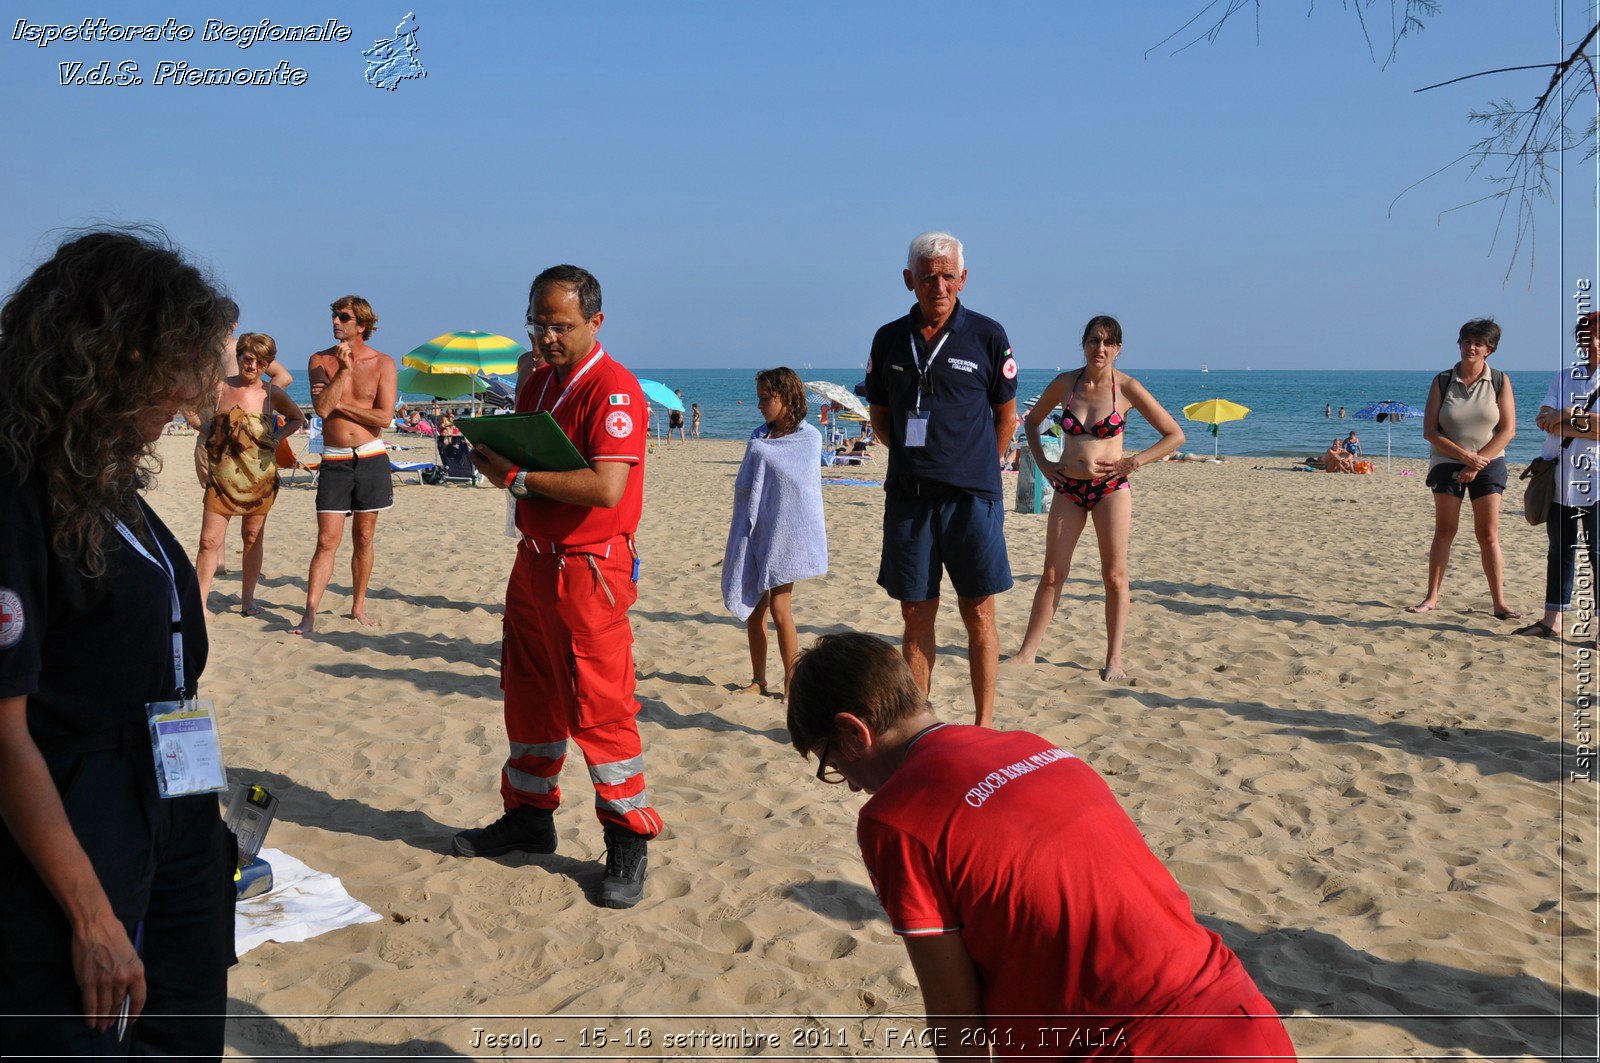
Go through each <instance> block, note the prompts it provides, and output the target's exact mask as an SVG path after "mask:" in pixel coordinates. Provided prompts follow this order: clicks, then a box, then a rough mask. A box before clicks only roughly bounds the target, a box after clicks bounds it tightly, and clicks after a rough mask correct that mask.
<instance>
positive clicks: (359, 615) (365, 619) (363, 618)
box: [344, 609, 378, 627]
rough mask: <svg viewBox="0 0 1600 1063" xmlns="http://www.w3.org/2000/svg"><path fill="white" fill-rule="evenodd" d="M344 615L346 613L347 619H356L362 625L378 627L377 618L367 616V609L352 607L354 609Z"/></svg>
mask: <svg viewBox="0 0 1600 1063" xmlns="http://www.w3.org/2000/svg"><path fill="white" fill-rule="evenodd" d="M344 615H345V619H347V620H354V621H355V622H356V623H358V624H360V625H361V626H362V627H377V626H378V622H377V621H376V620H374V619H372V618H371V617H369V616H367V612H366V610H365V609H352V610H350V611H349V612H348V613H346V614H344Z"/></svg>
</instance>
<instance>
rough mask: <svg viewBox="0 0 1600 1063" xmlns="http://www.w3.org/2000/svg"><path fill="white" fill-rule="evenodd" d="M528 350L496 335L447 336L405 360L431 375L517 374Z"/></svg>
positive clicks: (414, 367)
mask: <svg viewBox="0 0 1600 1063" xmlns="http://www.w3.org/2000/svg"><path fill="white" fill-rule="evenodd" d="M527 353H528V349H527V348H526V347H524V346H523V345H522V344H520V343H518V342H517V341H516V340H513V339H510V338H508V337H505V336H497V335H495V334H494V333H493V332H446V333H445V334H444V335H443V336H435V337H434V338H433V339H431V340H429V341H428V342H427V343H424V344H423V345H422V346H421V347H418V348H417V349H416V350H414V351H412V352H411V353H410V354H408V355H406V356H405V357H404V358H402V359H401V362H402V363H403V364H404V365H408V366H410V367H411V368H413V369H422V370H425V371H427V372H429V373H514V372H516V371H517V359H518V358H521V357H522V356H523V355H524V354H527Z"/></svg>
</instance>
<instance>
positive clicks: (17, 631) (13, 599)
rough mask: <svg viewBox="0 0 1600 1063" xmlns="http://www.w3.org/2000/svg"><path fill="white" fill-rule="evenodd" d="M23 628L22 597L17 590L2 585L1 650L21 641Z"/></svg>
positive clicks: (0, 600)
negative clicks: (19, 596)
mask: <svg viewBox="0 0 1600 1063" xmlns="http://www.w3.org/2000/svg"><path fill="white" fill-rule="evenodd" d="M22 628H23V621H22V599H21V598H18V597H17V594H16V592H15V591H10V590H7V589H6V588H4V587H0V650H9V649H10V648H11V647H13V646H15V645H16V644H17V643H19V642H21V641H22Z"/></svg>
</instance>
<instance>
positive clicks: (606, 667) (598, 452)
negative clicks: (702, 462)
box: [500, 344, 661, 838]
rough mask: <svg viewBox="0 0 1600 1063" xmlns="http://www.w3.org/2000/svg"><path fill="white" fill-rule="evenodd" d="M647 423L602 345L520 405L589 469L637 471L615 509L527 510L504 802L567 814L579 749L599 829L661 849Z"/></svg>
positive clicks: (510, 638) (510, 592)
mask: <svg viewBox="0 0 1600 1063" xmlns="http://www.w3.org/2000/svg"><path fill="white" fill-rule="evenodd" d="M644 410H645V401H644V393H643V392H642V391H641V390H640V388H639V381H638V380H637V379H635V378H634V375H633V374H632V373H630V372H628V371H627V370H626V369H624V368H623V367H622V366H620V365H618V364H617V363H616V362H614V361H612V360H611V358H610V356H609V355H607V354H606V352H605V351H604V350H602V349H601V347H600V345H599V344H596V345H595V348H594V350H593V351H591V352H590V353H589V355H588V356H587V357H586V358H584V359H583V360H582V361H581V362H579V363H578V364H577V365H576V366H574V367H573V368H572V369H571V371H570V372H569V373H568V375H567V378H566V380H565V381H562V380H559V379H557V377H556V375H555V370H554V368H552V367H551V366H541V367H540V368H539V369H537V370H536V371H535V372H534V373H533V375H532V376H531V377H529V378H528V380H527V381H526V382H525V383H524V384H523V386H522V391H521V393H520V394H519V395H518V398H517V412H518V413H537V412H541V411H546V412H549V413H550V414H551V415H552V416H554V417H555V419H556V423H557V424H559V425H560V426H561V428H562V430H563V431H564V432H566V433H567V436H568V437H569V438H570V439H571V440H572V443H573V445H574V446H575V447H577V448H578V452H579V453H581V454H582V455H583V456H584V457H585V458H587V459H588V460H589V462H590V463H591V464H593V463H596V462H602V461H621V462H626V463H628V464H629V465H632V466H633V468H632V469H630V470H629V472H628V486H627V488H626V489H625V490H624V491H623V493H622V501H621V502H619V503H618V504H617V506H616V507H615V508H612V509H604V508H601V507H589V506H575V505H569V504H567V503H565V502H556V501H552V500H551V499H548V498H537V497H535V498H529V499H524V500H522V501H520V502H518V503H517V530H518V531H519V532H520V533H521V534H522V540H521V542H520V543H519V544H518V546H517V561H516V565H515V567H513V568H512V570H511V582H510V585H509V586H508V587H507V588H506V617H505V639H504V642H503V644H502V651H501V665H500V686H501V689H502V690H504V691H505V715H506V736H507V737H508V738H509V739H510V742H511V753H510V756H509V757H508V758H507V760H506V764H505V768H504V770H502V772H501V775H500V793H501V796H502V797H503V798H504V799H505V804H506V807H507V808H508V809H510V808H515V807H517V806H519V805H532V806H534V807H536V808H550V809H553V808H555V807H556V806H557V805H559V804H560V803H561V788H560V786H559V783H560V778H561V767H562V765H563V763H564V762H565V760H566V755H567V740H568V738H569V737H570V738H571V739H572V741H574V742H576V743H577V744H578V748H579V750H581V751H582V752H583V758H584V760H585V761H586V762H587V763H588V765H589V778H590V779H591V780H592V781H593V783H594V790H595V799H594V803H595V811H596V813H597V814H598V815H599V817H600V820H601V822H603V823H612V824H616V825H618V826H620V827H623V828H625V829H627V830H630V831H633V832H634V833H635V834H641V835H643V836H645V837H647V838H653V837H655V836H656V835H657V834H659V833H660V832H661V817H660V816H659V815H657V814H656V811H655V809H653V808H651V807H650V796H649V793H648V792H647V791H646V790H645V784H644V757H643V754H642V750H641V747H640V743H639V728H638V726H637V725H636V724H635V722H634V716H635V715H636V714H637V713H638V711H639V703H638V701H636V700H635V699H634V696H633V690H634V675H633V630H632V628H631V627H630V626H629V624H628V607H629V606H631V605H632V604H633V602H634V599H635V598H636V597H637V596H638V595H637V591H638V584H637V581H636V579H635V570H634V560H635V558H636V557H637V553H636V551H635V549H634V544H633V536H634V532H635V531H636V530H637V529H638V527H639V516H640V513H641V512H642V511H643V508H644V451H645V444H646V441H647V438H648V437H647V436H646V434H645V423H644V422H645V418H644Z"/></svg>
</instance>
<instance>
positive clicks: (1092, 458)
mask: <svg viewBox="0 0 1600 1063" xmlns="http://www.w3.org/2000/svg"><path fill="white" fill-rule="evenodd" d="M1121 353H1122V326H1121V325H1120V324H1118V322H1117V319H1116V318H1114V317H1108V316H1105V315H1101V316H1099V317H1095V318H1091V319H1090V321H1089V324H1088V325H1087V326H1085V327H1084V330H1083V359H1084V366H1083V368H1082V369H1080V370H1078V371H1077V372H1075V373H1062V374H1061V375H1060V376H1058V377H1056V378H1055V379H1054V380H1052V381H1051V382H1050V386H1049V387H1047V388H1045V389H1044V394H1043V395H1041V396H1040V397H1039V401H1038V402H1036V403H1034V404H1033V409H1031V410H1029V411H1028V415H1027V416H1026V417H1025V418H1023V421H1022V425H1023V431H1024V432H1025V433H1026V434H1027V439H1028V448H1029V449H1030V450H1031V451H1032V452H1033V460H1034V462H1035V463H1036V464H1037V465H1038V466H1039V468H1040V469H1041V470H1044V472H1045V475H1046V476H1047V477H1048V478H1049V480H1050V483H1051V486H1053V487H1054V488H1055V498H1054V499H1053V500H1052V501H1051V503H1050V518H1049V523H1048V525H1047V527H1046V531H1045V555H1044V573H1043V574H1042V575H1041V576H1040V577H1039V587H1038V589H1037V590H1036V591H1035V592H1034V595H1033V611H1032V613H1031V614H1030V615H1029V617H1028V630H1027V633H1026V634H1024V635H1023V636H1022V645H1021V646H1020V647H1019V648H1018V649H1017V652H1016V653H1015V654H1014V655H1013V656H1012V657H1011V660H1013V661H1016V662H1017V663H1019V664H1031V663H1033V660H1034V658H1035V656H1036V655H1037V654H1038V652H1039V644H1040V643H1041V642H1042V641H1043V640H1044V633H1045V631H1046V629H1048V628H1049V626H1050V620H1051V618H1053V617H1054V616H1055V615H1056V608H1057V607H1058V606H1059V605H1060V604H1061V591H1062V589H1063V588H1064V587H1065V586H1066V582H1067V572H1068V570H1069V569H1070V568H1071V567H1072V554H1073V551H1074V550H1075V549H1076V548H1077V545H1078V538H1079V536H1081V535H1082V534H1083V529H1084V526H1085V525H1086V524H1088V522H1089V520H1090V518H1091V517H1092V518H1093V519H1094V530H1095V537H1096V538H1097V539H1098V540H1099V541H1100V575H1101V579H1102V581H1103V582H1104V584H1105V589H1106V661H1105V668H1104V669H1102V671H1101V673H1100V674H1101V676H1102V678H1104V679H1106V680H1107V681H1112V680H1118V679H1126V678H1127V673H1126V672H1125V671H1124V670H1123V667H1122V636H1123V632H1124V631H1125V630H1126V629H1127V626H1128V608H1129V604H1130V597H1129V593H1128V529H1129V526H1130V525H1131V524H1132V522H1133V485H1132V484H1130V483H1129V482H1128V477H1129V475H1131V474H1132V473H1133V471H1134V470H1136V469H1138V468H1140V467H1142V466H1144V465H1148V464H1150V463H1151V462H1153V461H1160V460H1161V459H1162V458H1164V457H1165V456H1166V455H1168V454H1170V453H1172V452H1173V451H1174V450H1177V449H1178V447H1180V446H1182V445H1183V429H1181V428H1179V427H1178V422H1177V421H1175V420H1173V419H1172V415H1171V414H1169V413H1168V412H1167V411H1166V410H1165V409H1164V408H1163V407H1162V405H1161V404H1160V403H1159V402H1157V401H1156V400H1155V397H1154V396H1152V395H1151V394H1150V392H1149V390H1147V389H1146V388H1145V386H1144V385H1143V384H1141V383H1139V382H1138V381H1137V380H1135V379H1133V377H1131V376H1126V375H1124V376H1118V375H1117V371H1116V368H1115V363H1116V360H1117V355H1119V354H1121ZM1119 396H1120V398H1119ZM1077 399H1082V400H1083V402H1082V404H1081V406H1080V409H1081V410H1082V411H1083V412H1082V413H1081V414H1079V413H1075V412H1074V411H1073V409H1072V407H1073V403H1074V402H1075V401H1076V400H1077ZM1057 406H1060V407H1061V417H1062V427H1063V429H1064V432H1063V434H1062V440H1061V460H1059V461H1056V462H1051V461H1050V460H1049V459H1047V458H1046V457H1045V455H1044V447H1043V446H1042V444H1041V443H1040V440H1039V427H1040V425H1042V424H1044V422H1045V420H1046V419H1047V418H1049V416H1050V414H1051V413H1052V412H1053V411H1054V410H1055V408H1056V407H1057ZM1128 409H1134V410H1138V411H1139V412H1140V413H1141V414H1143V415H1144V419H1145V420H1146V421H1148V422H1150V427H1152V428H1154V429H1155V430H1156V431H1157V432H1160V433H1161V438H1160V439H1158V440H1156V441H1155V442H1154V443H1152V444H1151V445H1150V446H1149V447H1147V448H1146V449H1144V450H1141V451H1139V452H1138V453H1137V454H1128V453H1126V452H1125V451H1124V450H1123V445H1122V443H1123V440H1122V433H1123V430H1124V429H1125V428H1126V427H1127V416H1126V414H1125V413H1124V412H1123V411H1125V410H1128Z"/></svg>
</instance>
